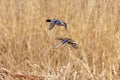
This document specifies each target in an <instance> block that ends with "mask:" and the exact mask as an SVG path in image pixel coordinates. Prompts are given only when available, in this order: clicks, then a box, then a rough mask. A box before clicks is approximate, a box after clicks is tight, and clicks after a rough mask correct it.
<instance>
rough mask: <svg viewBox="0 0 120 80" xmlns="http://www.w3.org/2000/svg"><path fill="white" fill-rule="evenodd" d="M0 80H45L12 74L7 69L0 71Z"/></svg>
mask: <svg viewBox="0 0 120 80" xmlns="http://www.w3.org/2000/svg"><path fill="white" fill-rule="evenodd" d="M0 80H45V77H42V76H35V75H24V74H12V73H11V72H10V71H8V70H7V69H4V68H1V69H0Z"/></svg>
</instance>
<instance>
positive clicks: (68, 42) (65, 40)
mask: <svg viewBox="0 0 120 80" xmlns="http://www.w3.org/2000/svg"><path fill="white" fill-rule="evenodd" d="M57 39H58V40H61V42H60V43H59V44H58V45H57V46H56V48H59V47H61V46H62V45H64V44H70V45H71V46H72V47H73V48H75V49H77V48H78V44H77V43H76V42H75V41H74V40H72V39H70V38H60V37H57Z"/></svg>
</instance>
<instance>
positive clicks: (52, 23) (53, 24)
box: [49, 21, 55, 30]
mask: <svg viewBox="0 0 120 80" xmlns="http://www.w3.org/2000/svg"><path fill="white" fill-rule="evenodd" d="M54 26H55V22H54V21H52V22H51V23H50V26H49V30H51V29H52V28H53V27H54Z"/></svg>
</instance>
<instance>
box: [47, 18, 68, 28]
mask: <svg viewBox="0 0 120 80" xmlns="http://www.w3.org/2000/svg"><path fill="white" fill-rule="evenodd" d="M46 22H50V26H49V30H51V29H52V28H53V27H54V26H55V25H58V26H64V28H65V30H66V29H67V24H66V23H65V22H64V21H62V20H58V19H53V20H51V19H47V20H46Z"/></svg>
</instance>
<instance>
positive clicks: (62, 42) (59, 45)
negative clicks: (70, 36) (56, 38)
mask: <svg viewBox="0 0 120 80" xmlns="http://www.w3.org/2000/svg"><path fill="white" fill-rule="evenodd" d="M67 43H68V40H62V41H61V42H60V43H59V44H58V45H57V46H56V48H59V47H61V46H62V45H65V44H67Z"/></svg>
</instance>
